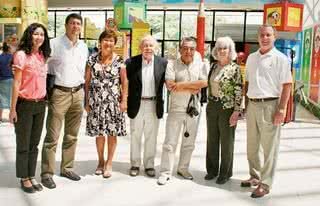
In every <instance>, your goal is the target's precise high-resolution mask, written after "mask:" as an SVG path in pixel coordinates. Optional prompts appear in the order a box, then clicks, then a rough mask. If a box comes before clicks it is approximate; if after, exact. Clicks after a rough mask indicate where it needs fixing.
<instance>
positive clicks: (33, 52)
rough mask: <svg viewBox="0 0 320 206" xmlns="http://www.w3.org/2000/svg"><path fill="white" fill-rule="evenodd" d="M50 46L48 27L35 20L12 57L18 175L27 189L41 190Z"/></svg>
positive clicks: (31, 191) (24, 189)
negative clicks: (37, 174)
mask: <svg viewBox="0 0 320 206" xmlns="http://www.w3.org/2000/svg"><path fill="white" fill-rule="evenodd" d="M50 53H51V49H50V44H49V38H48V33H47V30H46V28H45V27H44V26H43V25H41V24H38V23H33V24H31V25H30V26H28V28H27V29H26V30H25V31H24V33H23V36H22V38H21V41H20V44H19V46H18V50H17V52H16V53H15V54H14V57H13V65H12V68H13V70H14V80H13V88H12V100H11V108H10V114H9V118H10V122H11V123H14V127H15V132H16V144H17V148H16V176H17V177H18V178H21V180H20V183H21V188H22V190H23V191H25V192H28V193H34V192H36V191H41V190H42V186H41V185H40V184H39V183H37V181H36V180H35V178H34V176H35V170H36V164H37V156H38V144H39V141H40V137H41V132H42V127H43V120H44V116H45V106H46V105H45V101H44V100H45V96H46V76H47V65H46V60H47V59H48V57H49V56H50Z"/></svg>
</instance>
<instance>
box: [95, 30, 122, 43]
mask: <svg viewBox="0 0 320 206" xmlns="http://www.w3.org/2000/svg"><path fill="white" fill-rule="evenodd" d="M104 38H113V39H114V43H115V44H116V43H117V40H118V37H117V34H116V32H114V31H113V30H108V29H107V30H104V31H103V32H102V33H101V34H100V36H99V43H101V41H102V39H104Z"/></svg>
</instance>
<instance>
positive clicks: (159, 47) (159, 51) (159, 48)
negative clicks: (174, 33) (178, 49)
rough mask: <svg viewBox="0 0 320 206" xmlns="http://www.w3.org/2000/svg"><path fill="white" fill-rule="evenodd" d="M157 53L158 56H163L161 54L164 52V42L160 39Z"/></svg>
mask: <svg viewBox="0 0 320 206" xmlns="http://www.w3.org/2000/svg"><path fill="white" fill-rule="evenodd" d="M155 54H156V55H158V56H161V54H162V42H159V41H158V48H156V50H155Z"/></svg>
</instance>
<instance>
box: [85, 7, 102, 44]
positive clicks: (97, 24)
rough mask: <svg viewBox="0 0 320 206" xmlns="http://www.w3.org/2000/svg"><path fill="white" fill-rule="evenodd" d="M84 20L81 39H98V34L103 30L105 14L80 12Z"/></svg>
mask: <svg viewBox="0 0 320 206" xmlns="http://www.w3.org/2000/svg"><path fill="white" fill-rule="evenodd" d="M81 16H82V18H83V20H84V26H83V32H82V33H81V37H82V38H87V39H98V38H99V35H100V33H101V32H102V31H103V30H104V29H105V17H106V15H105V12H104V11H90V12H87V11H86V12H81Z"/></svg>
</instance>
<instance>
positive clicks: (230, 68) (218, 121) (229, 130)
mask: <svg viewBox="0 0 320 206" xmlns="http://www.w3.org/2000/svg"><path fill="white" fill-rule="evenodd" d="M212 56H213V57H214V58H215V59H216V60H217V63H215V64H213V65H212V67H211V69H210V72H209V77H208V99H209V101H208V105H207V154H206V168H207V175H206V176H205V179H206V180H212V179H214V178H215V177H217V176H218V178H217V180H216V183H217V184H224V183H226V182H227V181H228V180H229V179H230V177H231V176H232V167H233V149H234V136H235V129H236V125H237V121H238V117H239V114H240V104H241V101H242V79H241V73H240V68H239V66H238V65H237V64H236V63H234V62H233V60H234V59H235V58H236V51H235V44H234V42H233V41H232V39H231V38H230V37H228V36H227V37H220V38H218V39H217V41H216V44H215V47H214V48H213V50H212ZM220 149H221V152H220ZM220 159H221V160H220ZM219 163H220V164H219Z"/></svg>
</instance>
